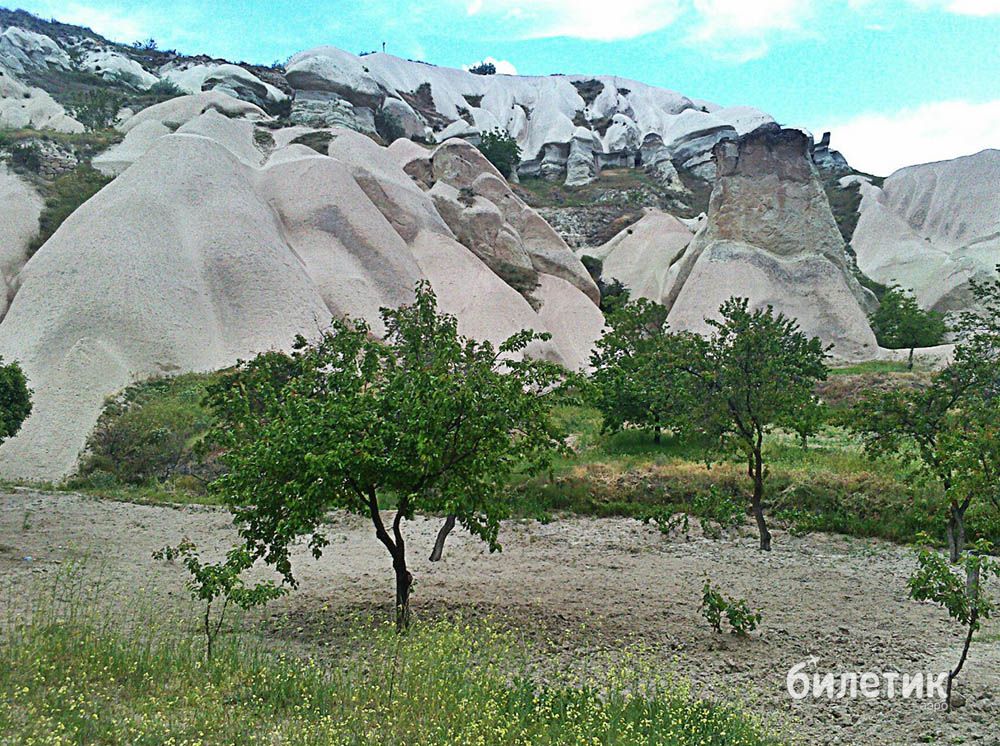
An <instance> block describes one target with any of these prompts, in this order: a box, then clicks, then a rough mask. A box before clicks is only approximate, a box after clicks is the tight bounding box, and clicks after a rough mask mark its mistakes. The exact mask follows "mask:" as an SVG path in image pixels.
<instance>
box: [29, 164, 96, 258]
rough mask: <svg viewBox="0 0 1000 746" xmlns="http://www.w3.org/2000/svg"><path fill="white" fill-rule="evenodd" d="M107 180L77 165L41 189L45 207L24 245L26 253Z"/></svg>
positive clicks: (31, 252)
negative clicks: (43, 192)
mask: <svg viewBox="0 0 1000 746" xmlns="http://www.w3.org/2000/svg"><path fill="white" fill-rule="evenodd" d="M110 182H111V177H110V176H105V175H104V174H102V173H101V172H100V171H98V170H97V169H95V168H93V167H91V166H90V165H81V166H79V167H77V168H76V169H74V170H73V171H70V172H69V173H68V174H63V175H62V176H60V177H58V178H57V179H56V180H55V181H53V182H52V184H50V185H49V186H48V187H47V188H46V189H45V206H44V207H43V208H42V214H41V216H40V217H39V218H38V236H36V237H35V239H34V240H33V241H32V242H31V245H30V246H29V247H28V253H29V254H34V253H35V252H36V251H38V249H40V248H41V247H42V245H44V244H45V242H46V241H48V240H49V239H50V238H52V235H53V234H54V233H55V232H56V231H57V230H58V229H59V226H61V225H62V224H63V221H65V220H66V218H68V217H69V216H70V215H72V214H73V213H74V212H76V210H77V209H78V208H79V207H80V206H81V205H82V204H83V203H84V202H86V201H87V200H88V199H90V198H91V197H93V196H94V195H95V194H97V193H98V192H99V191H101V189H103V188H104V187H105V186H107V185H108V184H109V183H110Z"/></svg>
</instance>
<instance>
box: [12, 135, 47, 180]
mask: <svg viewBox="0 0 1000 746" xmlns="http://www.w3.org/2000/svg"><path fill="white" fill-rule="evenodd" d="M10 165H12V166H13V167H14V168H15V169H17V170H22V171H31V172H32V173H35V174H37V173H38V172H39V171H40V170H41V168H42V151H41V149H40V148H39V147H38V145H36V144H35V143H33V142H26V143H17V144H16V145H13V146H11V148H10Z"/></svg>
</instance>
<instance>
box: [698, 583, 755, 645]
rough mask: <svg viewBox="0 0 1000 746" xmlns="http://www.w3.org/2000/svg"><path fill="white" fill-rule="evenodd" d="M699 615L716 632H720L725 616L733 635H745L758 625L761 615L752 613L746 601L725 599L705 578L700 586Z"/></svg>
mask: <svg viewBox="0 0 1000 746" xmlns="http://www.w3.org/2000/svg"><path fill="white" fill-rule="evenodd" d="M701 610H702V611H701V613H702V616H704V617H705V619H706V620H707V621H708V623H709V624H710V625H711V626H712V629H714V630H715V631H716V632H722V616H723V615H725V617H726V621H728V622H729V626H730V628H731V632H732V633H733V634H734V635H746V634H747V633H748V632H753V631H754V630H755V629H757V626H758V625H759V624H760V620H761V618H762V615H761V613H760V612H759V611H753V610H752V609H751V608H750V604H749V603H747V601H746V599H742V598H740V599H734V598H726V597H725V596H723V595H722V594H721V593H720V592H719V591H718V590H716V589H715V588H713V587H712V581H711V580H709V579H708V578H705V584H704V585H703V586H702V595H701Z"/></svg>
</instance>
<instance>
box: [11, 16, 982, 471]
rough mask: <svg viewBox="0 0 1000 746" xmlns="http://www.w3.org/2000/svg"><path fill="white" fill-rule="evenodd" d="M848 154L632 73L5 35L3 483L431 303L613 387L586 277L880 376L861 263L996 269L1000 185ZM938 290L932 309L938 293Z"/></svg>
mask: <svg viewBox="0 0 1000 746" xmlns="http://www.w3.org/2000/svg"><path fill="white" fill-rule="evenodd" d="M497 127H499V128H501V129H503V130H506V131H507V132H509V133H510V134H511V135H512V136H513V137H515V138H516V139H517V142H518V143H519V144H520V146H521V148H522V153H523V157H522V161H521V163H520V165H519V167H518V169H517V172H516V173H514V174H511V177H510V182H508V180H507V179H505V178H504V177H503V176H502V175H501V174H500V173H499V172H498V171H497V170H496V169H495V168H494V167H493V165H491V164H490V163H489V162H488V161H487V160H486V158H485V157H484V156H483V155H482V154H481V153H480V151H479V150H477V149H476V147H475V146H476V144H477V143H478V142H479V138H480V135H481V134H482V133H483V132H485V131H486V130H492V129H494V128H497ZM829 146H830V143H829V139H828V138H824V139H822V140H821V141H820V142H819V143H815V142H813V139H812V137H811V136H810V135H809V134H808V133H806V132H804V131H802V130H798V129H786V128H782V127H780V126H778V125H777V124H775V123H774V122H773V121H772V119H771V117H769V116H767V115H766V114H764V113H762V112H759V111H757V110H754V109H750V108H745V107H720V106H717V105H714V104H710V103H708V102H704V101H700V100H697V99H691V98H687V97H685V96H683V95H680V94H678V93H674V92H672V91H666V90H663V89H658V88H653V87H650V86H646V85H643V84H641V83H637V82H635V81H628V80H624V79H620V78H614V77H602V76H598V77H588V76H571V75H565V76H564V75H554V76H548V77H516V76H503V75H475V74H472V73H470V72H466V71H463V70H449V69H446V68H440V67H436V66H434V65H429V64H427V63H423V62H414V61H408V60H401V59H399V58H396V57H392V56H389V55H385V54H369V55H364V56H360V57H359V56H355V55H352V54H349V53H346V52H343V51H341V50H336V49H333V48H329V47H324V48H320V49H315V50H311V51H307V52H304V53H302V54H299V55H296V56H295V57H293V58H292V59H291V60H290V61H289V62H288V63H287V65H274V66H271V67H262V66H255V65H249V64H246V63H240V64H232V63H230V62H227V61H225V60H217V59H211V58H208V57H192V56H185V55H181V54H178V53H176V52H173V51H165V50H160V49H157V48H156V47H155V45H154V44H150V43H146V44H138V45H135V46H126V45H121V44H115V43H112V42H109V41H108V40H106V39H103V38H102V37H100V36H98V35H97V34H94V33H93V32H91V31H89V30H87V29H81V28H78V27H74V26H69V25H65V24H60V23H57V22H47V21H42V20H40V19H37V18H35V17H33V16H30V15H29V14H26V13H23V12H20V11H16V12H10V11H4V10H0V160H2V164H0V196H2V200H0V273H2V277H3V281H4V284H5V287H6V293H5V295H4V296H3V297H2V298H0V354H2V355H3V356H4V357H5V358H7V359H17V360H20V361H22V363H23V365H24V367H25V370H26V371H27V373H28V376H29V378H30V380H31V384H32V387H33V388H34V391H35V410H34V413H33V415H32V416H31V418H30V419H29V420H28V421H27V423H26V424H25V427H24V429H23V431H22V433H21V434H20V435H19V436H18V437H17V438H15V439H14V440H12V441H10V442H8V443H6V444H4V445H3V447H2V448H0V473H2V474H3V475H5V476H15V477H25V478H32V479H41V478H45V479H51V478H58V477H61V476H63V475H65V474H67V473H69V472H70V471H72V469H73V468H74V466H75V463H76V461H77V457H78V455H79V453H80V450H81V448H82V447H83V445H84V442H85V440H86V437H87V435H88V433H89V432H90V430H91V428H92V427H93V424H94V422H95V420H96V418H97V416H98V414H99V412H100V411H101V408H102V406H103V403H104V400H105V398H106V397H107V396H109V395H111V394H113V393H115V392H117V391H119V390H120V389H122V388H123V387H124V386H126V385H128V384H129V383H131V382H133V381H135V380H139V379H143V378H148V377H150V376H155V375H163V374H170V373H175V372H179V371H189V370H212V369H218V368H221V367H225V366H228V365H231V364H232V363H233V362H235V361H236V360H237V359H238V358H241V357H246V356H248V355H251V354H253V353H254V352H258V351H261V350H265V349H271V348H275V347H283V346H286V345H288V344H289V343H290V342H291V340H292V338H293V336H294V335H295V334H297V333H300V332H301V333H306V334H308V333H310V332H315V331H316V330H317V329H318V328H320V327H322V326H323V325H324V324H325V323H327V322H328V321H329V319H330V317H331V316H340V315H343V314H350V315H353V316H363V317H365V318H366V319H368V320H369V321H370V322H373V323H375V324H377V321H378V309H379V308H380V307H381V306H394V305H398V304H401V303H405V302H406V301H407V300H408V299H409V298H411V297H412V295H411V294H412V290H413V287H414V284H415V283H416V282H417V281H419V280H428V281H430V282H431V284H432V285H433V287H434V288H435V290H436V291H437V293H438V296H439V299H440V303H441V305H442V306H443V308H444V309H445V310H446V311H449V312H451V313H454V314H455V315H456V316H457V317H458V319H459V323H460V327H461V329H462V331H463V333H465V334H468V335H471V336H475V337H479V338H484V339H490V340H494V341H498V340H500V339H503V338H504V337H506V336H507V335H509V334H510V333H512V332H514V331H516V330H518V329H521V328H525V327H532V328H534V329H536V330H538V331H547V332H550V333H551V334H552V339H551V341H550V342H549V343H546V344H545V345H542V346H540V347H538V348H536V349H535V350H534V353H535V354H539V355H543V356H545V357H548V358H550V359H553V360H557V361H559V362H561V363H563V364H565V365H567V366H568V367H570V368H582V367H585V366H586V364H587V361H588V357H589V352H590V349H591V346H592V344H593V342H594V340H595V339H596V338H597V337H598V335H599V334H600V332H601V329H602V326H603V323H604V320H603V316H602V314H601V312H600V309H599V305H598V304H599V302H600V295H599V289H598V285H597V284H595V278H594V277H592V275H591V274H590V272H588V269H587V268H585V266H584V263H583V262H582V261H581V257H584V256H591V257H597V258H600V259H602V260H603V279H609V278H617V279H619V280H621V281H622V282H624V283H625V284H626V285H627V286H628V287H629V288H630V290H631V291H632V292H633V293H634V294H636V295H643V296H647V297H651V298H655V299H657V300H659V301H661V302H664V303H665V304H666V305H667V306H669V308H670V321H671V323H672V324H673V325H674V326H675V327H677V328H689V329H703V328H704V318H705V317H706V316H709V315H711V314H713V313H714V312H715V310H716V309H717V307H718V305H719V303H721V301H722V300H724V299H725V298H727V297H729V296H731V295H734V294H739V295H745V296H748V297H750V298H751V300H752V302H753V303H754V304H756V305H762V304H768V303H770V304H772V305H774V306H775V307H776V308H778V309H779V310H781V311H784V312H785V313H787V314H790V315H794V316H796V317H798V318H799V319H800V321H801V323H802V326H803V327H804V328H805V329H806V331H808V332H810V333H813V334H818V335H820V336H822V337H823V338H824V339H825V340H826V341H828V342H830V343H832V344H834V345H835V347H834V354H835V355H836V356H837V357H839V358H841V359H851V360H857V359H865V358H871V357H875V356H878V355H879V354H881V352H880V351H879V350H878V348H877V346H876V345H875V340H874V337H873V335H872V332H871V329H870V328H869V327H868V324H867V321H866V317H865V313H866V311H868V310H870V309H871V307H872V303H873V297H872V296H871V294H870V293H868V292H867V291H865V290H863V289H862V288H861V287H860V286H859V284H858V282H857V279H856V276H855V270H856V268H855V267H854V264H853V257H854V255H856V257H857V265H858V266H859V267H860V268H861V270H864V271H866V272H868V271H870V272H871V273H872V274H873V275H874V276H876V278H877V279H881V278H883V277H886V278H887V277H889V276H890V275H891V273H892V272H894V271H896V269H895V268H896V266H897V265H899V266H904V265H905V264H906V260H904V259H897V258H893V257H898V256H909V254H908V253H907V252H910V249H908V248H906V247H905V246H904V247H903V248H900V247H899V246H897V243H896V241H895V238H894V236H895V235H897V234H893V233H892V232H891V231H890V232H886V230H885V229H884V228H880V227H879V226H881V225H884V224H885V223H886V221H888V220H890V217H891V216H892V215H896V214H899V215H902V216H903V217H901V218H899V220H901V221H904V222H905V223H906V225H907V226H910V228H909V229H912V231H918V232H919V231H924V232H923V233H920V236H921V237H926V236H930V235H931V234H933V237H934V241H936V242H937V243H936V244H935V246H937V247H938V248H940V247H944V246H948V247H950V248H949V249H948V254H949V261H951V262H953V263H954V264H955V266H958V265H961V266H962V267H964V266H965V265H964V264H962V262H965V261H966V257H967V256H968V255H971V254H974V253H976V252H977V251H978V250H979V248H981V247H985V250H984V251H982V252H981V253H979V254H976V256H977V257H978V258H977V261H978V262H980V265H981V266H987V264H988V262H989V261H990V257H991V256H993V254H991V252H995V251H996V248H995V242H993V243H991V241H992V240H993V239H991V238H990V235H991V234H990V226H991V225H994V224H995V223H996V215H995V211H994V208H993V207H990V205H995V202H992V203H991V202H988V199H987V197H988V195H985V193H984V196H983V198H982V199H981V200H980V203H981V204H982V205H986V207H984V208H983V209H982V210H981V211H980V212H979V213H975V214H974V215H973V214H972V213H969V217H968V219H967V220H965V221H964V222H963V224H962V225H961V226H959V225H951V224H947V221H946V220H943V219H942V217H941V216H945V215H947V214H948V211H949V210H953V209H954V210H960V209H966V208H963V207H962V205H961V202H962V200H961V195H962V194H963V190H964V189H965V186H964V185H965V184H966V181H967V180H969V179H972V180H974V181H976V183H977V184H986V183H990V182H989V178H990V177H991V174H993V175H994V176H995V171H990V170H989V168H986V169H985V170H976V169H972V168H966V167H962V168H960V169H957V170H955V171H954V173H952V172H950V171H949V174H951V175H949V176H947V177H945V176H944V175H943V174H942V175H939V176H935V177H934V179H933V180H932V181H933V184H932V186H931V187H919V186H917V185H916V184H917V183H918V182H920V183H923V182H921V181H920V179H917V178H916V176H912V177H909V176H908V177H906V178H897V177H893V178H891V179H889V180H887V181H886V183H885V185H884V189H883V190H881V191H880V190H879V189H878V187H877V186H875V182H873V181H871V180H870V179H868V180H866V179H864V178H862V177H861V176H859V175H857V174H854V173H853V171H852V170H851V169H850V167H849V166H848V165H847V164H846V162H845V161H844V159H843V158H842V157H841V156H840V155H839V154H838V153H836V151H832V150H831V149H830V147H829ZM927 168H930V167H927ZM935 168H938V169H939V170H940V169H942V168H944V167H942V166H935ZM845 179H846V180H845ZM949 180H950V181H949ZM516 182H520V183H516ZM945 183H950V184H952V185H951V186H948V187H947V190H946V191H944V192H943V191H942V188H943V187H942V186H940V185H944V184H945ZM992 183H994V184H995V178H994V180H993V182H992ZM934 184H936V185H939V186H938V187H937V191H935V189H934V187H933V185H934ZM897 185H898V186H897ZM983 188H986V187H983ZM928 190H929V191H928ZM862 193H863V195H864V198H863V200H862V198H861V197H862ZM929 193H930V194H931V196H926V195H927V194H929ZM908 195H910V196H908ZM949 195H950V196H949ZM994 196H995V191H994ZM830 198H832V200H831V199H830ZM914 200H917V201H918V202H920V204H924V203H926V204H928V205H930V207H929V208H928V209H927V210H923V209H921V208H919V207H913V205H914V204H916V203H915V202H914ZM948 200H950V201H948ZM831 202H832V204H833V208H834V209H831ZM536 208H537V209H536ZM889 208H891V209H889ZM911 208H912V209H911ZM969 209H971V208H969ZM859 212H860V215H859ZM702 213H707V214H702ZM962 214H965V213H962ZM887 215H888V216H890V217H886V216H887ZM891 219H892V220H896V218H894V217H892V218H891ZM991 221H992V222H991ZM550 222H551V224H550ZM855 222H856V223H857V231H856V232H855V230H854V224H855ZM892 225H896V223H892ZM553 226H554V227H553ZM909 229H908V230H909ZM998 230H1000V229H998ZM994 232H995V233H996V232H997V231H996V230H995V231H994ZM899 235H901V233H899ZM909 235H910V234H909V233H907V234H906V236H907V237H908V236H909ZM872 237H875V238H874V239H873V238H872ZM845 238H849V239H851V241H850V243H851V244H852V246H853V251H854V254H852V253H851V251H850V248H851V247H849V246H847V245H846V244H845ZM906 240H909V238H907V239H906ZM914 240H917V239H914ZM930 240H931V239H930V238H928V241H930ZM571 246H572V248H571ZM906 246H909V244H906ZM574 249H575V251H574ZM941 251H944V249H943V248H940V251H938V253H941ZM893 252H896V253H895V254H894V253H893ZM910 253H912V252H910ZM933 256H934V257H937V253H936V254H933ZM886 257H888V258H886ZM883 260H884V261H883ZM922 261H923V260H922V259H918V260H916V263H917V264H919V265H920V266H923V264H922ZM935 261H937V259H935ZM588 266H589V268H590V270H594V269H595V265H594V263H593V262H588ZM934 266H938V265H934ZM949 266H950V265H949ZM859 271H860V270H859ZM595 274H597V273H595ZM916 276H917V275H914V277H916ZM956 276H957V275H956ZM920 278H923V279H922V281H923V282H924V285H925V286H926V288H928V290H926V291H925V290H921V292H922V293H924V295H922V296H921V297H922V298H931V296H932V295H933V292H936V290H935V288H938V287H939V286H938V284H936V281H935V280H934V270H931V271H928V272H925V273H924V274H923V275H920ZM597 279H601V277H600V275H599V276H598V278H597ZM950 292H951V291H950V290H949V289H944V290H941V294H942V295H943V294H947V293H950ZM928 293H930V294H928ZM949 297H957V296H955V295H954V293H951V295H950V296H949ZM931 302H937V301H935V300H933V299H932V300H931ZM376 329H377V327H376Z"/></svg>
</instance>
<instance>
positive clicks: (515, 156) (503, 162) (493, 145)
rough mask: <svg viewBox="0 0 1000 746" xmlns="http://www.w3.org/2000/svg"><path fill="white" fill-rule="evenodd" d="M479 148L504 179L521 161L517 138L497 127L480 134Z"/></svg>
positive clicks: (507, 177) (508, 176)
mask: <svg viewBox="0 0 1000 746" xmlns="http://www.w3.org/2000/svg"><path fill="white" fill-rule="evenodd" d="M479 150H480V151H482V153H483V155H485V156H486V159H487V160H488V161H489V162H490V163H492V164H493V165H494V166H496V169H497V171H499V172H500V173H501V174H503V176H504V178H505V179H509V178H510V175H511V174H512V173H514V170H515V169H516V168H517V165H518V164H519V163H520V162H521V148H520V146H519V145H518V144H517V140H515V139H514V138H513V137H512V136H511V135H510V133H508V132H507V131H506V130H504V129H501V128H499V127H497V128H496V129H493V130H489V131H488V132H484V133H483V134H482V136H481V142H480V143H479Z"/></svg>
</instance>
